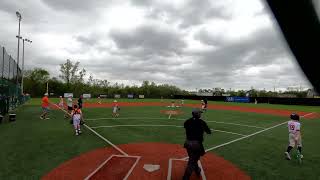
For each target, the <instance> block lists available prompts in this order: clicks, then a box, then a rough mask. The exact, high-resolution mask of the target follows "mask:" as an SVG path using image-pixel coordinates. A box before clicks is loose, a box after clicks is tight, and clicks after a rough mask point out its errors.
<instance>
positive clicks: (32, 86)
mask: <svg viewBox="0 0 320 180" xmlns="http://www.w3.org/2000/svg"><path fill="white" fill-rule="evenodd" d="M49 77H50V74H49V72H48V71H47V70H45V69H41V68H35V69H32V70H27V71H26V72H25V76H24V89H25V92H26V93H29V94H31V96H42V95H43V93H44V92H46V83H47V82H48V80H49Z"/></svg>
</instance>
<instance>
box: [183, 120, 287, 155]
mask: <svg viewBox="0 0 320 180" xmlns="http://www.w3.org/2000/svg"><path fill="white" fill-rule="evenodd" d="M286 123H288V122H287V121H286V122H282V123H280V124H277V125H274V126H272V127H269V128H266V129H263V130H261V131H258V132H255V133H252V134H249V135H246V136H244V137H241V138H238V139H235V140H232V141H229V142H226V143H223V144H220V145H217V146H214V147H211V148H209V149H206V152H208V151H212V150H214V149H218V148H220V147H223V146H226V145H229V144H232V143H235V142H238V141H241V140H243V139H247V138H249V137H252V136H255V135H257V134H260V133H263V132H265V131H268V130H270V129H273V128H276V127H278V126H281V125H284V124H286ZM188 158H189V157H185V158H183V159H188Z"/></svg>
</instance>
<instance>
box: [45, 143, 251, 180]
mask: <svg viewBox="0 0 320 180" xmlns="http://www.w3.org/2000/svg"><path fill="white" fill-rule="evenodd" d="M118 147H119V148H121V149H122V150H123V151H125V152H126V153H128V154H129V155H128V156H125V155H119V152H117V150H115V149H114V148H111V147H107V148H100V149H96V150H93V151H90V152H87V153H84V154H82V155H80V156H78V157H75V158H73V159H71V160H69V161H67V162H64V163H62V164H60V165H59V166H58V167H56V168H55V169H53V170H52V171H51V172H49V173H48V174H46V175H44V176H43V177H42V178H41V179H42V180H56V179H68V180H78V179H86V178H87V177H90V178H87V179H89V180H100V179H108V180H119V179H127V180H150V179H152V180H160V179H170V180H176V179H177V180H178V179H179V180H181V179H182V176H183V173H184V171H185V168H186V165H187V161H181V160H179V159H181V158H184V157H186V156H187V152H186V150H185V149H184V148H183V147H182V145H179V144H166V143H151V142H148V143H135V144H121V145H118ZM170 162H171V163H170ZM201 164H202V168H203V172H204V174H205V177H206V179H217V180H234V179H236V180H250V179H251V178H250V176H248V175H247V174H246V173H245V172H243V171H241V170H240V169H239V168H238V167H237V166H235V165H233V164H232V163H231V162H229V161H227V160H225V159H223V158H222V157H219V156H217V155H215V154H213V153H206V154H205V155H204V156H203V157H201ZM160 167H161V168H160ZM95 170H97V171H95ZM90 174H92V176H90ZM193 176H196V175H195V174H193ZM195 178H196V177H195ZM191 179H194V178H193V177H191Z"/></svg>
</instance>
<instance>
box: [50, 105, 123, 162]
mask: <svg viewBox="0 0 320 180" xmlns="http://www.w3.org/2000/svg"><path fill="white" fill-rule="evenodd" d="M54 105H55V106H56V107H58V108H59V109H60V110H62V111H63V112H65V113H67V114H68V115H70V116H71V114H69V113H68V112H67V111H66V110H64V109H62V108H61V107H59V106H58V105H56V104H54ZM84 127H86V128H87V129H89V130H90V131H91V132H93V133H94V134H95V135H97V136H98V137H99V138H101V139H102V140H104V141H105V142H107V143H108V144H109V145H111V146H112V147H113V148H115V149H116V150H117V151H119V152H120V153H121V154H122V155H124V156H128V154H127V153H125V152H124V151H123V150H121V149H120V148H119V147H118V146H116V145H114V144H113V143H112V142H110V141H109V140H108V139H106V138H104V137H103V136H101V135H100V134H99V133H97V132H96V131H95V130H93V129H91V128H90V127H89V126H87V125H86V124H84Z"/></svg>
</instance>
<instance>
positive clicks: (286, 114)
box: [52, 102, 320, 119]
mask: <svg viewBox="0 0 320 180" xmlns="http://www.w3.org/2000/svg"><path fill="white" fill-rule="evenodd" d="M118 104H119V106H120V107H121V106H122V107H142V106H170V105H171V104H170V103H161V102H118ZM184 106H185V107H195V108H200V105H199V104H184ZM83 107H85V108H108V107H112V103H101V104H98V103H84V105H83ZM52 108H53V109H56V108H57V107H54V106H52ZM208 109H213V110H229V111H240V112H250V113H258V114H269V115H274V116H283V117H289V115H290V114H291V113H293V112H294V113H297V114H299V115H300V116H302V117H304V116H305V117H304V118H305V119H315V118H319V117H320V114H319V113H315V112H303V111H292V110H285V109H272V108H261V107H244V106H231V105H230V106H229V105H221V104H209V105H208Z"/></svg>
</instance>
